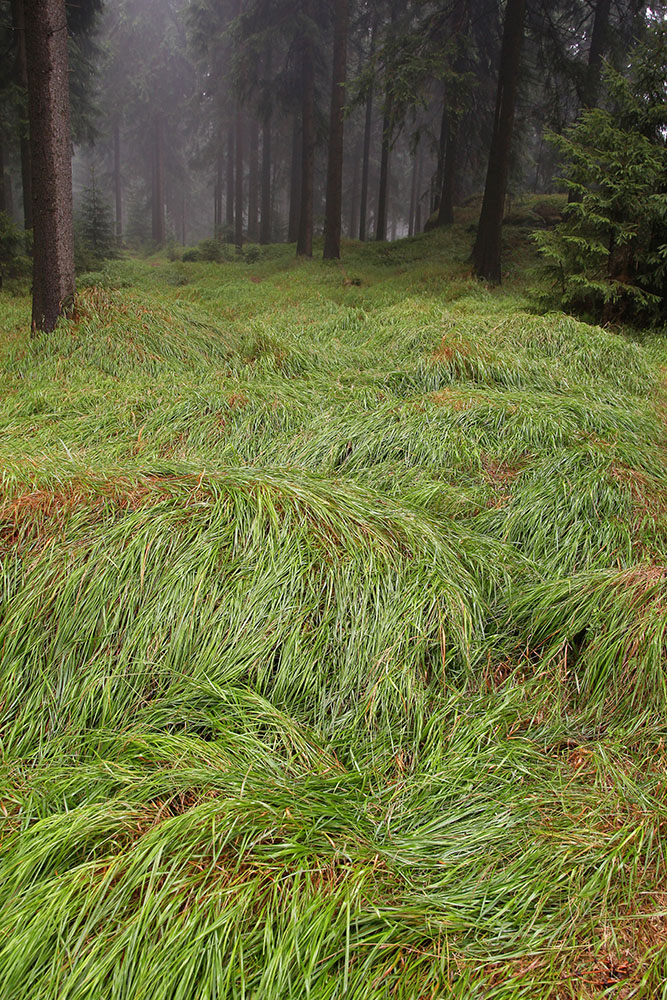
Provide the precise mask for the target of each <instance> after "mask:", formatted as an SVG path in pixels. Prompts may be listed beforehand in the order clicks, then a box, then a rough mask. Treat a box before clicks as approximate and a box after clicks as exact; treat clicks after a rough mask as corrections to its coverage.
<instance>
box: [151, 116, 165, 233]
mask: <svg viewBox="0 0 667 1000" xmlns="http://www.w3.org/2000/svg"><path fill="white" fill-rule="evenodd" d="M153 128H154V134H153V197H152V215H153V227H152V229H153V232H152V236H153V242H154V243H155V244H156V245H157V246H159V247H161V246H164V242H165V217H164V202H165V197H164V195H165V189H164V122H163V120H162V116H161V115H157V116H156V118H155V122H154V126H153Z"/></svg>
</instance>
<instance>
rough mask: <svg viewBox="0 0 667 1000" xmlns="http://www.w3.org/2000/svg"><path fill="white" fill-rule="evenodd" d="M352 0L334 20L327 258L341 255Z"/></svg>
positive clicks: (339, 4)
mask: <svg viewBox="0 0 667 1000" xmlns="http://www.w3.org/2000/svg"><path fill="white" fill-rule="evenodd" d="M347 19H348V0H336V9H335V21H334V49H333V78H332V83H331V113H330V116H329V161H328V165H327V201H326V211H325V220H324V258H325V260H334V259H336V258H338V257H340V217H341V208H342V197H343V128H344V112H343V109H344V103H345V78H346V68H347Z"/></svg>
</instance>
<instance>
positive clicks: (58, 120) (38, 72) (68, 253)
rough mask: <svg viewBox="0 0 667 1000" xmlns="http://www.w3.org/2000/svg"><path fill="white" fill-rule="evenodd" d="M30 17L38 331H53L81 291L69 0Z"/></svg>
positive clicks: (27, 13) (36, 7)
mask: <svg viewBox="0 0 667 1000" xmlns="http://www.w3.org/2000/svg"><path fill="white" fill-rule="evenodd" d="M24 17H25V22H24V24H25V49H26V66H27V73H28V114H29V121H30V154H31V165H32V175H31V181H32V192H33V229H34V249H33V297H32V327H33V330H44V331H46V332H50V331H51V330H53V328H54V327H55V325H56V323H57V321H58V318H59V316H60V315H61V314H62V312H63V311H64V309H66V308H67V307H68V305H69V304H70V303H71V301H72V299H73V297H74V290H75V285H74V228H73V223H72V140H71V134H70V113H69V80H68V64H67V15H66V13H65V0H31V2H30V3H28V4H27V6H26V8H25V10H24Z"/></svg>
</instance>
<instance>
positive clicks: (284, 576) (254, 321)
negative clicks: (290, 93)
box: [0, 227, 667, 1000]
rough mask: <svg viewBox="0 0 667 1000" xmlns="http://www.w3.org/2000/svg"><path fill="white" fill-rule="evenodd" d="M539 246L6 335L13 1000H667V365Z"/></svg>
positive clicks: (442, 250) (5, 707) (3, 908)
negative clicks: (573, 295)
mask: <svg viewBox="0 0 667 1000" xmlns="http://www.w3.org/2000/svg"><path fill="white" fill-rule="evenodd" d="M508 238H509V241H510V244H511V247H512V248H513V252H512V256H511V257H510V260H509V261H508V265H507V268H506V274H507V280H506V283H505V285H504V286H503V288H502V289H498V290H494V291H490V290H488V289H486V288H484V287H482V286H480V285H479V284H478V283H476V282H474V281H473V280H471V278H470V276H469V272H468V267H467V265H466V263H465V259H466V255H467V252H468V249H469V245H470V240H471V236H470V233H469V232H468V231H467V229H466V228H465V227H455V228H453V229H452V230H451V231H450V232H448V233H445V234H442V233H436V234H430V235H427V236H422V237H418V238H415V239H413V240H406V241H401V242H399V243H396V244H392V245H368V246H365V247H360V246H359V245H357V244H354V245H349V246H346V248H345V256H344V261H343V262H342V263H332V264H323V263H322V262H321V261H319V260H314V261H312V262H301V263H299V262H296V261H294V259H293V256H292V254H293V248H286V247H272V248H269V249H268V250H267V251H266V252H265V254H264V255H263V256H262V258H261V259H260V260H259V261H256V262H254V263H244V262H239V263H228V264H213V263H211V264H203V263H200V264H197V263H192V264H183V263H181V262H169V261H167V260H166V259H164V258H162V259H160V258H153V259H149V260H145V261H139V260H124V261H117V262H114V263H112V264H110V265H109V266H108V267H107V268H106V270H105V272H104V274H103V275H102V276H101V278H99V279H96V280H99V281H100V282H101V285H102V287H89V288H84V289H83V290H82V292H81V293H80V296H79V300H78V306H77V312H76V315H75V317H74V318H73V319H72V320H70V321H68V322H66V323H63V324H62V326H61V327H60V328H59V330H58V332H57V333H56V334H55V335H53V336H51V337H45V338H42V339H35V340H32V341H31V340H30V339H29V337H28V334H27V326H28V317H29V303H28V300H27V299H21V298H11V297H9V296H8V295H7V294H4V295H3V296H2V297H0V330H2V334H1V344H0V377H1V388H0V413H1V418H0V469H1V471H2V496H1V498H0V500H1V508H2V509H1V524H0V546H1V548H0V553H1V556H2V577H1V586H2V591H1V595H0V597H1V601H2V611H1V617H0V648H1V650H2V659H1V665H0V705H1V713H2V750H3V757H2V773H1V775H0V810H1V814H2V815H1V817H0V818H1V820H2V829H3V836H2V850H1V852H0V969H1V970H2V974H1V975H0V998H2V1000H47V998H48V1000H74V998H77V1000H84V998H85V1000H106V998H109V1000H112V998H113V1000H213V998H217V1000H219V998H227V997H229V998H238V1000H240V998H247V1000H251V998H253V1000H283V998H284V1000H287V998H299V1000H301V998H306V997H308V998H312V1000H334V998H339V997H340V998H342V997H346V998H350V1000H370V998H373V1000H377V998H396V1000H426V998H435V997H454V998H460V1000H464V998H465V1000H467V998H470V997H481V998H485V1000H486V998H494V1000H501V998H502V1000H513V998H519V997H523V998H529V1000H535V998H540V1000H541V998H547V997H553V998H556V997H558V998H593V997H600V996H603V995H604V996H615V997H647V998H648V997H650V998H656V997H660V996H667V990H666V988H665V986H664V984H665V981H666V980H667V867H666V865H667V859H666V858H665V849H666V848H667V797H666V790H667V752H666V749H665V742H664V741H665V738H667V715H666V712H665V709H666V707H667V683H666V680H667V674H666V672H665V665H666V658H665V636H666V630H667V569H666V567H667V562H666V558H667V463H666V462H665V459H666V456H667V451H666V443H667V442H666V429H667V428H666V423H665V421H666V419H667V416H666V415H667V393H666V391H665V365H667V340H665V339H660V338H659V337H657V336H654V337H648V336H647V337H646V338H644V340H643V341H642V339H641V338H639V337H634V338H632V337H630V336H629V335H627V334H623V333H621V332H615V331H610V330H602V329H599V328H596V327H591V326H587V325H584V324H582V323H578V322H576V321H575V320H573V319H571V318H568V317H566V316H563V315H560V314H551V315H547V316H540V315H538V314H537V313H536V312H534V311H533V310H532V308H531V306H530V302H529V300H528V298H527V297H526V293H525V289H524V283H525V279H524V278H522V276H521V273H520V272H522V271H523V268H524V267H525V266H526V264H529V263H530V259H531V257H530V252H529V251H528V250H527V249H526V247H525V245H524V243H525V236H522V235H521V234H520V233H519V232H518V231H516V230H515V231H513V232H512V233H508ZM513 262H514V263H513ZM88 283H89V284H90V283H91V282H90V281H89V282H88Z"/></svg>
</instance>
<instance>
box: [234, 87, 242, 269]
mask: <svg viewBox="0 0 667 1000" xmlns="http://www.w3.org/2000/svg"><path fill="white" fill-rule="evenodd" d="M234 142H235V153H236V156H235V160H236V168H235V174H236V178H235V180H236V183H235V188H234V190H235V198H234V243H235V244H236V246H237V247H238V248H239V250H240V249H241V247H242V246H243V116H242V114H241V107H240V105H237V107H236V129H235V136H234Z"/></svg>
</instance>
